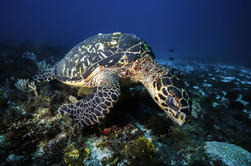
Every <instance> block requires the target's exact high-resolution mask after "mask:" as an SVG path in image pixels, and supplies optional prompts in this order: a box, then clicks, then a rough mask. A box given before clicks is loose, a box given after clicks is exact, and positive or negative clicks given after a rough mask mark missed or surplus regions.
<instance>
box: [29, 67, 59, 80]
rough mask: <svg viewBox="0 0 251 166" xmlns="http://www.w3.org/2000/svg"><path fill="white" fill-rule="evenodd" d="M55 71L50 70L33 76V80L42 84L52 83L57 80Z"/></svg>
mask: <svg viewBox="0 0 251 166" xmlns="http://www.w3.org/2000/svg"><path fill="white" fill-rule="evenodd" d="M54 70H55V68H54V67H52V68H48V69H46V70H45V71H42V72H41V73H39V74H36V75H35V76H33V80H35V81H37V82H40V81H46V82H48V81H51V80H53V79H55V74H54Z"/></svg>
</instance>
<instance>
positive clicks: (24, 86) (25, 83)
mask: <svg viewBox="0 0 251 166" xmlns="http://www.w3.org/2000/svg"><path fill="white" fill-rule="evenodd" d="M15 86H16V88H17V89H18V90H19V91H20V92H21V93H22V94H23V95H26V94H28V93H29V92H31V91H34V93H35V95H36V96H38V93H37V91H36V85H35V82H34V81H31V82H29V79H18V80H17V82H16V83H15Z"/></svg>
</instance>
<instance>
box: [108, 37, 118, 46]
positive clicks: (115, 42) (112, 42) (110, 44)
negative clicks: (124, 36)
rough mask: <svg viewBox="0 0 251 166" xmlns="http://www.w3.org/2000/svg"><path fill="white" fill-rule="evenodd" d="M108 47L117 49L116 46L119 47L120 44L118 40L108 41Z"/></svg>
mask: <svg viewBox="0 0 251 166" xmlns="http://www.w3.org/2000/svg"><path fill="white" fill-rule="evenodd" d="M107 45H108V46H111V47H115V46H117V45H118V42H117V40H115V39H113V40H111V41H108V42H107Z"/></svg>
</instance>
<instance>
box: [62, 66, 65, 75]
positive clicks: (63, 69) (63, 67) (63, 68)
mask: <svg viewBox="0 0 251 166" xmlns="http://www.w3.org/2000/svg"><path fill="white" fill-rule="evenodd" d="M62 71H65V64H63V65H62ZM62 76H65V75H64V72H62Z"/></svg>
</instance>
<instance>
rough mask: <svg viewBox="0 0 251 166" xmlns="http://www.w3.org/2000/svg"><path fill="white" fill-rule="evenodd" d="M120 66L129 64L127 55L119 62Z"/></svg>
mask: <svg viewBox="0 0 251 166" xmlns="http://www.w3.org/2000/svg"><path fill="white" fill-rule="evenodd" d="M118 63H119V64H121V65H127V64H128V63H129V62H128V57H127V56H126V55H123V56H122V57H121V58H120V60H119V62H118Z"/></svg>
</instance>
